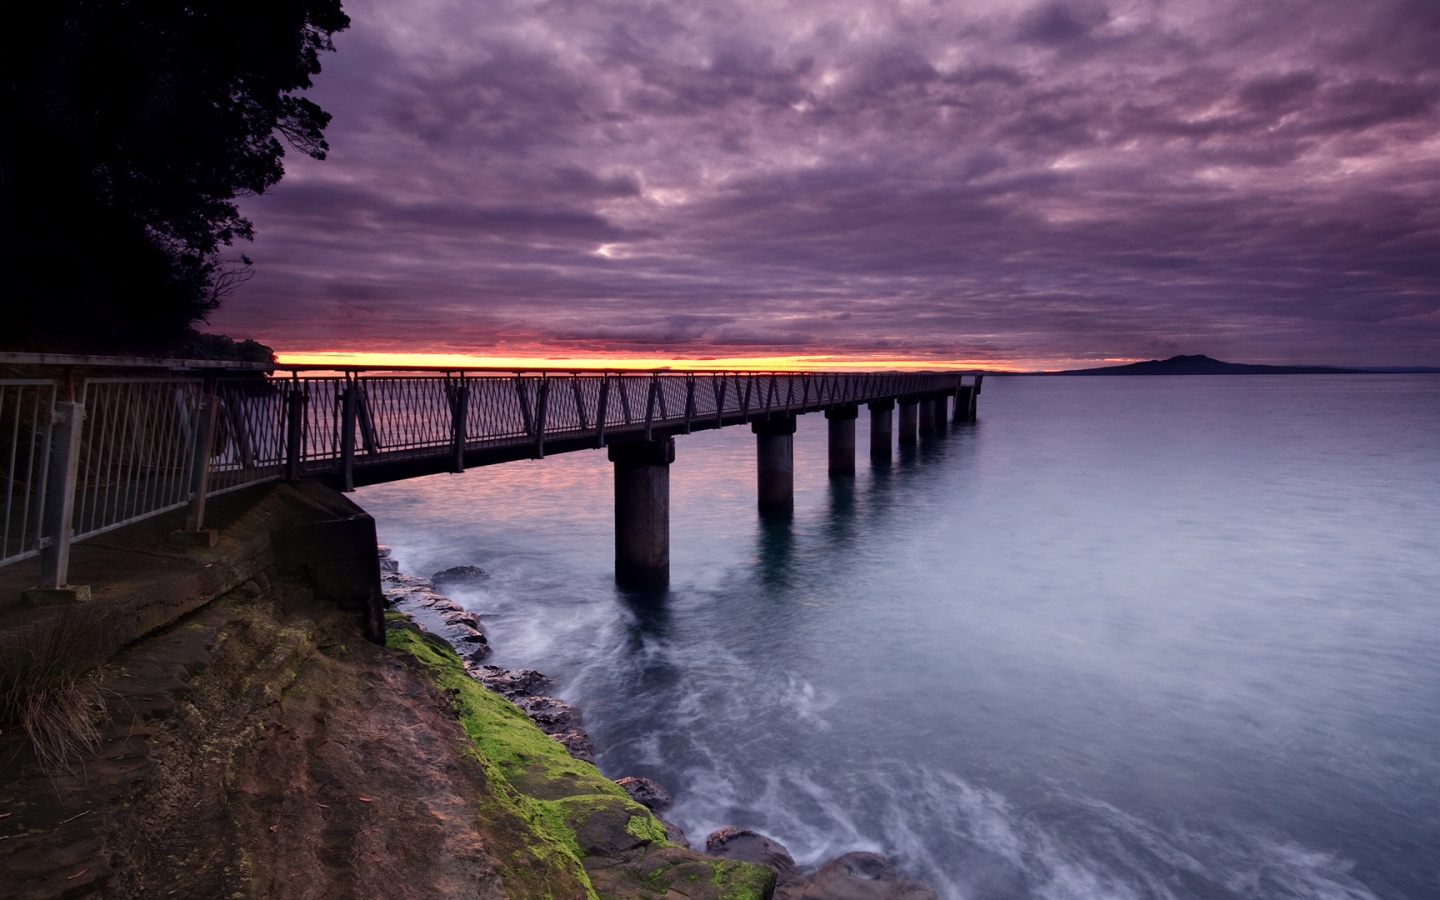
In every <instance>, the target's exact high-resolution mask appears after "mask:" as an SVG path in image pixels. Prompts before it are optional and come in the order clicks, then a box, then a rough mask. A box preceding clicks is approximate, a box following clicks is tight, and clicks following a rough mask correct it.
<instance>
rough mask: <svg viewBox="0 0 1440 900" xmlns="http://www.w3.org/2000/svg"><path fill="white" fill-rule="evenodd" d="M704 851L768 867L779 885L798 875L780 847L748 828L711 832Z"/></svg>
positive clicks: (797, 871)
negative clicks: (772, 870) (773, 872)
mask: <svg viewBox="0 0 1440 900" xmlns="http://www.w3.org/2000/svg"><path fill="white" fill-rule="evenodd" d="M705 852H706V853H709V854H711V855H713V856H723V857H725V858H726V859H738V860H740V861H741V862H752V863H760V864H761V865H765V866H769V867H770V868H772V869H774V870H775V875H776V878H777V879H778V880H779V881H780V882H781V883H785V882H788V881H793V880H795V879H796V878H797V877H798V876H799V870H798V869H796V868H795V859H794V857H792V856H791V855H790V851H789V850H786V849H785V847H784V845H783V844H781V843H780V842H779V841H777V840H774V839H773V838H768V837H766V836H765V835H763V834H761V833H759V832H758V831H752V830H751V829H749V828H736V827H735V826H733V825H727V826H725V827H724V828H721V829H720V830H718V831H713V832H711V833H710V836H709V837H707V838H706V839H705Z"/></svg>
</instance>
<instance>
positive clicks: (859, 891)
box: [378, 544, 940, 900]
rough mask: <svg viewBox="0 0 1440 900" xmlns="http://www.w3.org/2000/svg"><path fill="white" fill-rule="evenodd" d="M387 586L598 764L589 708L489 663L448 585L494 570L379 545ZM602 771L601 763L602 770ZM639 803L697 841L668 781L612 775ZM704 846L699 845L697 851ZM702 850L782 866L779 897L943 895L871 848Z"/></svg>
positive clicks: (544, 680)
mask: <svg viewBox="0 0 1440 900" xmlns="http://www.w3.org/2000/svg"><path fill="white" fill-rule="evenodd" d="M378 555H379V558H380V580H381V589H382V591H383V593H384V595H385V603H386V606H387V608H389V609H392V610H395V611H397V612H399V613H402V614H404V615H405V616H406V617H407V618H409V619H410V620H411V621H412V622H413V623H415V624H416V625H417V626H419V627H420V628H422V629H425V630H427V631H429V632H431V633H432V634H435V635H436V636H437V637H439V638H441V639H442V640H444V641H445V642H446V643H448V644H449V645H450V646H451V647H452V648H453V649H454V650H455V652H456V654H457V655H458V656H459V657H460V659H461V662H462V663H463V664H464V666H465V671H466V672H467V674H469V675H470V676H471V677H472V678H474V679H475V680H476V681H478V682H480V683H481V684H482V685H483V686H484V687H485V688H487V689H488V690H490V691H492V692H494V693H496V694H498V695H500V696H501V697H503V698H504V699H506V700H507V701H509V702H511V703H512V704H514V705H515V706H516V707H517V708H519V709H520V711H521V712H523V713H525V715H527V716H528V717H529V718H530V720H531V721H532V722H534V723H535V725H536V726H537V727H539V728H540V730H541V731H543V732H545V733H546V734H547V735H549V736H550V737H551V738H552V739H554V740H555V741H556V742H557V743H559V744H560V745H561V746H562V747H564V748H565V750H566V751H567V752H568V753H569V754H570V755H571V756H572V757H574V758H575V759H577V760H579V761H581V762H585V763H589V764H591V765H594V763H595V758H594V754H595V745H594V741H593V740H592V739H591V737H590V735H589V732H587V731H586V730H585V729H584V727H583V725H582V724H581V723H582V721H583V712H582V710H580V709H578V708H577V707H575V706H574V705H573V704H570V703H568V702H566V701H564V700H560V699H559V698H557V697H552V696H550V695H549V694H546V693H543V691H548V690H551V689H553V688H555V687H556V686H557V683H556V680H555V679H554V678H552V677H550V676H549V675H546V674H544V673H543V672H540V671H537V670H535V669H506V668H503V667H501V666H495V665H490V664H487V663H485V662H484V660H485V659H486V658H488V657H489V656H490V654H491V653H492V652H493V650H492V648H491V646H490V642H489V638H488V637H487V636H486V634H485V631H484V626H483V624H482V623H481V619H480V615H479V614H477V613H474V612H472V611H470V610H468V609H466V608H465V607H463V606H461V605H460V604H459V603H457V602H456V601H454V600H453V599H451V598H450V597H449V596H448V595H446V594H445V593H443V591H442V590H441V587H442V585H445V584H457V585H464V584H476V583H480V582H483V581H484V580H485V579H486V578H488V577H489V576H488V574H487V573H486V572H485V571H484V570H483V569H480V568H479V567H476V566H456V567H452V568H449V569H445V570H443V571H441V572H437V573H434V574H433V575H431V576H430V577H429V578H426V577H424V576H417V575H409V574H406V573H404V572H402V571H401V570H400V565H399V561H398V560H397V559H395V557H394V556H393V552H392V550H391V548H389V547H387V546H385V545H383V544H382V545H379V546H378ZM597 771H599V770H598V767H597ZM600 774H601V775H602V776H604V777H605V778H608V779H610V780H612V781H614V782H615V783H616V784H618V785H620V786H621V787H622V788H624V789H625V791H626V793H627V794H629V795H630V797H631V798H632V799H633V800H635V802H637V803H639V804H641V805H642V806H645V807H646V808H648V809H649V810H650V811H651V812H652V813H653V814H654V815H655V817H656V819H658V820H659V822H660V823H661V825H663V826H664V828H665V836H666V839H667V840H669V841H670V842H671V843H674V844H677V845H679V846H681V847H685V848H690V847H691V843H690V841H689V838H688V837H687V835H686V834H685V832H684V830H683V829H682V828H681V827H680V826H679V825H678V824H676V823H674V822H671V821H670V820H669V819H667V818H665V817H664V816H663V815H662V813H663V812H664V811H665V810H666V809H668V808H669V807H670V806H671V805H672V803H673V798H672V796H671V794H670V791H669V790H668V789H667V788H666V787H665V786H663V785H660V784H659V783H657V782H655V781H654V780H652V779H650V778H646V777H643V776H633V775H622V776H619V777H612V776H611V775H610V774H609V773H606V772H600ZM696 849H700V848H696ZM703 852H705V853H707V854H709V855H713V856H718V857H722V858H727V859H734V860H739V861H743V862H751V863H758V864H761V865H765V866H769V867H770V868H772V869H774V870H775V873H776V877H777V885H776V889H775V894H774V897H775V898H776V900H825V898H829V897H846V898H849V897H855V898H866V900H939V896H940V895H939V892H938V891H937V890H936V888H934V887H933V886H932V885H930V884H927V883H924V882H921V881H919V880H917V879H915V878H912V877H911V876H909V875H907V874H905V873H903V872H901V871H899V870H898V869H897V868H896V867H895V864H894V863H893V862H892V861H891V860H890V859H889V858H888V857H885V856H883V855H881V854H878V853H872V852H868V851H849V852H846V853H843V854H841V855H839V856H837V857H835V858H833V859H829V860H826V861H825V862H823V863H820V864H819V865H816V866H814V867H809V866H800V865H799V864H797V863H796V862H795V860H794V858H793V857H792V856H791V854H790V852H789V850H788V849H787V848H786V847H785V846H784V845H783V844H781V843H780V842H779V841H777V840H775V839H774V838H771V837H768V836H766V835H764V834H761V833H759V832H757V831H754V830H753V829H750V828H746V827H742V826H733V825H730V826H724V827H721V828H719V829H717V830H716V831H714V832H712V833H710V834H709V835H708V836H707V837H706V839H705V841H704V848H703Z"/></svg>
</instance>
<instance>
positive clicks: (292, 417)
mask: <svg viewBox="0 0 1440 900" xmlns="http://www.w3.org/2000/svg"><path fill="white" fill-rule="evenodd" d="M22 356H23V355H20V354H9V355H4V356H0V362H5V363H15V362H16V361H17V358H19V357H22ZM19 361H20V362H26V361H27V360H25V359H19ZM28 361H30V362H33V361H34V357H30V358H29V360H28ZM147 362H148V361H147ZM96 365H97V363H96V362H95V361H93V360H92V361H88V362H86V363H85V364H84V367H83V368H79V369H77V368H74V367H70V368H67V369H65V370H63V371H62V372H61V373H59V375H58V377H53V378H46V377H26V378H0V458H3V460H4V465H5V471H4V483H3V493H4V501H5V505H4V510H3V513H0V516H3V518H0V565H4V564H6V563H10V562H14V561H17V560H21V559H26V558H29V557H34V556H37V555H38V556H40V558H41V586H42V587H52V588H53V587H59V586H62V585H64V583H65V578H66V574H67V568H68V556H69V545H70V543H71V542H72V541H75V540H80V539H83V538H86V537H90V536H93V535H97V534H101V533H103V532H106V531H109V530H111V529H114V528H118V527H120V526H123V525H126V524H129V523H131V522H135V521H137V520H140V519H144V518H147V517H150V516H154V515H158V514H160V513H163V512H168V511H170V510H175V509H179V508H182V507H184V508H186V509H187V515H186V529H187V530H199V529H200V528H201V527H202V524H203V520H204V507H205V500H206V498H207V497H208V496H213V495H215V494H219V493H222V492H225V491H230V490H235V489H237V488H241V487H245V486H247V485H251V484H255V483H258V482H263V481H273V480H279V479H292V480H293V479H298V478H301V477H305V476H307V475H308V476H313V475H317V474H324V475H329V476H332V477H335V478H336V479H337V480H338V481H339V483H340V485H341V486H342V488H344V489H351V488H353V487H354V485H355V483H356V474H357V472H359V473H362V474H363V473H365V472H366V470H367V469H371V471H372V472H373V471H375V469H372V468H371V467H380V466H383V465H384V464H387V463H395V462H406V461H415V460H421V461H428V463H431V464H434V463H440V464H443V467H444V468H446V469H449V470H450V471H463V470H464V468H465V466H466V464H467V459H472V460H473V459H477V458H482V457H483V459H488V460H490V461H497V460H498V459H500V458H511V459H513V458H518V457H521V456H529V457H537V458H538V457H543V456H544V455H545V453H546V451H547V446H548V447H550V448H552V449H559V450H575V449H581V448H584V447H603V446H605V445H606V444H610V443H616V442H623V441H631V440H649V439H652V438H654V437H655V436H657V435H659V436H668V435H672V434H676V433H685V432H689V431H691V430H695V429H701V428H718V427H722V426H724V425H729V424H736V423H740V422H745V421H749V420H751V419H757V418H769V417H774V416H791V415H798V414H801V413H805V412H811V411H816V410H822V409H830V408H833V407H837V406H847V405H856V404H860V403H866V402H871V401H877V400H889V399H895V398H904V397H917V398H918V397H922V396H942V395H955V396H956V397H957V402H958V400H959V399H960V398H961V397H962V396H969V395H970V391H971V390H978V376H976V377H972V382H971V383H972V385H974V387H973V388H971V387H968V386H966V385H965V382H964V378H965V373H954V372H949V373H929V372H922V373H876V372H859V373H834V372H733V371H727V372H670V371H633V370H612V371H605V372H588V371H582V372H576V371H564V372H558V371H520V372H513V371H507V372H500V371H495V370H475V369H471V370H454V369H452V370H395V369H387V370H367V369H359V368H347V369H344V370H324V369H319V368H318V367H308V368H307V367H295V368H291V367H285V368H283V369H273V370H269V371H254V370H251V371H242V372H227V371H221V370H217V369H214V368H209V369H189V370H180V371H175V370H174V369H175V368H176V367H177V366H179V365H180V364H172V366H171V369H170V370H166V369H160V368H158V367H155V368H151V369H149V370H148V371H145V372H144V373H143V374H136V373H135V372H134V371H128V372H125V373H124V374H111V372H112V371H114V370H113V369H112V370H106V369H105V368H98V369H97V368H96ZM131 367H132V369H133V363H132V364H131ZM97 371H98V372H99V373H100V374H95V373H96V372H97ZM77 372H78V373H83V374H77ZM26 374H30V372H27V373H26ZM496 451H498V452H499V453H500V456H496V457H494V458H493V459H492V458H491V457H486V456H484V454H485V453H486V452H496ZM394 477H404V476H403V474H402V475H396V476H394Z"/></svg>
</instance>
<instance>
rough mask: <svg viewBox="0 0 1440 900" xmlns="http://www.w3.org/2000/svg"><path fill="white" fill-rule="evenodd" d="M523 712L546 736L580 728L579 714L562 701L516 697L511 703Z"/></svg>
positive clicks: (552, 698)
mask: <svg viewBox="0 0 1440 900" xmlns="http://www.w3.org/2000/svg"><path fill="white" fill-rule="evenodd" d="M511 702H512V703H514V704H515V705H516V706H518V707H520V708H521V709H522V710H524V711H525V715H527V716H529V717H530V721H532V722H534V723H535V724H536V725H539V726H540V730H541V731H543V732H545V733H546V734H561V733H563V732H566V731H577V730H579V728H580V713H579V711H578V710H576V709H575V707H573V706H571V705H570V704H568V703H566V702H565V701H564V700H556V699H555V698H554V697H516V698H515V699H514V700H512V701H511Z"/></svg>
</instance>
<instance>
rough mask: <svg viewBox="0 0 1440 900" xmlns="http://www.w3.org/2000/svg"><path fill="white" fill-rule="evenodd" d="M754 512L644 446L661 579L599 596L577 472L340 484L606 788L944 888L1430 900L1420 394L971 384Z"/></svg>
mask: <svg viewBox="0 0 1440 900" xmlns="http://www.w3.org/2000/svg"><path fill="white" fill-rule="evenodd" d="M858 425H859V431H858V434H859V436H860V439H859V441H858V443H859V444H860V445H861V459H860V460H859V466H858V468H859V470H860V471H859V473H858V474H857V476H856V477H855V479H853V481H838V482H832V481H831V480H830V479H829V478H828V477H827V475H826V473H825V421H824V419H823V418H822V417H821V416H819V415H818V414H812V415H809V416H805V417H802V418H801V420H800V429H799V433H798V434H797V435H796V449H795V457H796V513H795V516H794V518H793V520H791V521H789V522H782V523H778V524H777V523H773V522H764V521H761V520H760V519H759V518H758V517H757V515H756V513H755V484H754V479H755V476H754V465H755V464H754V437H753V436H752V435H751V434H750V431H749V429H748V428H730V429H725V430H723V431H720V432H703V433H696V434H692V435H687V436H683V437H680V438H677V454H676V455H677V459H676V462H675V464H674V465H673V467H672V469H671V540H672V549H671V570H672V575H671V578H672V587H671V589H670V591H669V592H668V594H666V595H665V596H663V597H661V598H635V597H630V596H627V595H625V594H623V593H621V592H619V591H617V589H616V588H615V587H614V584H613V574H614V563H613V556H612V554H613V545H612V540H613V537H612V531H611V517H612V507H611V503H612V495H611V472H610V466H609V463H608V462H606V459H605V456H604V454H603V453H599V452H588V453H575V454H568V455H564V456H558V457H554V458H550V459H546V460H540V461H531V462H521V463H511V464H506V465H502V466H495V467H490V468H486V469H477V470H472V471H470V472H468V473H466V474H464V475H440V476H434V477H431V478H425V479H417V480H414V481H410V482H403V483H397V484H391V485H383V486H376V487H370V488H364V489H362V490H361V491H360V492H359V493H358V494H357V495H356V499H357V500H358V501H359V502H360V503H361V505H362V506H364V507H365V508H366V509H367V510H369V511H370V512H371V513H373V514H374V515H375V517H376V519H377V521H378V524H379V531H380V536H381V540H382V541H383V542H385V543H387V544H389V545H391V546H392V547H393V548H394V550H395V555H396V557H397V558H398V559H399V561H400V564H401V567H402V569H403V570H405V571H407V572H410V573H412V574H422V575H423V574H429V573H431V572H433V571H436V570H438V569H441V568H444V567H447V566H451V565H460V564H475V565H479V566H482V567H484V568H485V569H487V570H488V571H489V572H490V573H491V577H490V579H489V580H488V581H487V582H485V583H484V584H483V585H482V586H480V587H478V588H476V589H474V590H469V591H456V592H455V599H457V600H459V601H460V602H462V603H464V604H465V605H466V606H468V607H469V608H471V609H473V610H475V611H476V612H478V613H479V614H480V615H481V618H482V621H483V622H484V625H485V627H486V630H487V631H488V633H489V634H490V638H491V643H492V645H493V646H494V647H495V648H496V654H495V657H494V660H493V661H494V662H496V663H498V664H500V665H506V666H510V667H519V666H527V667H534V668H539V669H541V670H543V671H545V672H548V673H550V674H552V675H555V676H557V677H558V678H559V679H560V681H561V684H562V687H561V689H560V691H559V692H558V693H560V695H561V696H563V697H564V698H566V699H568V700H571V701H573V702H575V703H577V704H578V705H579V706H580V707H581V708H582V709H583V711H584V714H585V722H586V726H587V727H588V729H589V730H590V732H591V734H592V735H593V737H594V738H595V740H596V742H597V745H598V747H599V754H598V758H597V762H598V764H599V765H600V767H601V769H602V770H603V771H605V772H606V773H607V774H609V775H611V776H612V777H619V776H621V775H627V774H635V775H647V776H650V777H652V778H655V779H657V780H658V781H660V782H661V783H663V784H665V785H667V786H668V787H669V788H670V789H671V791H672V792H673V793H675V795H676V797H677V800H678V802H677V805H676V807H675V808H674V809H673V810H672V812H671V813H670V814H669V817H670V818H672V819H674V820H675V821H677V822H678V823H679V824H680V825H681V826H682V827H683V828H684V829H685V830H686V831H687V833H688V834H689V835H690V836H691V839H692V840H699V841H702V842H703V840H704V837H705V835H706V834H707V833H708V832H709V831H710V830H712V829H714V828H716V827H719V826H721V825H726V824H737V825H745V826H750V827H753V828H756V829H758V830H760V831H762V832H764V833H766V834H769V835H772V836H773V837H775V838H777V839H779V840H780V841H781V842H782V843H784V844H785V845H786V846H787V847H789V848H790V850H791V851H792V853H794V854H795V856H796V857H797V859H799V860H800V861H801V862H802V863H817V862H820V861H823V860H824V859H825V858H828V857H830V856H833V855H836V854H838V853H841V852H844V851H847V850H853V849H865V850H876V851H880V852H883V853H886V854H889V855H890V856H892V857H894V858H895V859H896V860H897V861H898V862H899V863H900V865H901V866H902V868H904V869H905V870H906V871H908V872H910V873H912V874H914V875H917V876H920V877H923V878H926V879H928V880H930V881H931V882H932V883H933V884H935V885H936V886H937V887H939V888H940V889H941V890H942V892H943V893H944V895H945V896H947V897H951V898H967V900H970V898H974V900H981V898H987V900H988V898H1007V900H1008V898H1046V900H1051V898H1055V900H1058V898H1117V900H1122V898H1123V900H1129V898H1217V900H1218V898H1257V900H1283V898H1327V900H1328V898H1336V900H1340V898H1344V900H1352V898H1354V900H1359V898H1394V900H1400V898H1404V900H1432V898H1437V897H1440V377H1433V376H1360V377H1354V376H1301V377H1285V376H1253V377H1251V376H1243V377H1210V378H1204V377H1196V378H1134V377H1132V378H1018V377H1012V378H1000V377H991V378H987V379H986V382H985V389H984V394H983V396H982V397H981V398H980V421H979V422H977V423H974V424H966V425H952V426H949V427H948V428H947V432H946V433H945V434H944V435H942V436H938V437H933V438H925V439H924V440H922V443H921V445H920V446H919V447H918V448H916V449H915V450H913V451H906V452H900V451H898V450H897V452H896V455H895V458H894V461H893V462H892V463H891V464H890V465H888V466H884V467H881V468H874V467H872V466H871V465H870V464H869V462H868V460H867V459H866V458H865V447H866V446H867V444H866V440H867V437H868V422H867V419H866V417H865V413H864V412H863V411H862V414H861V418H860V421H859V423H858Z"/></svg>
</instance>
